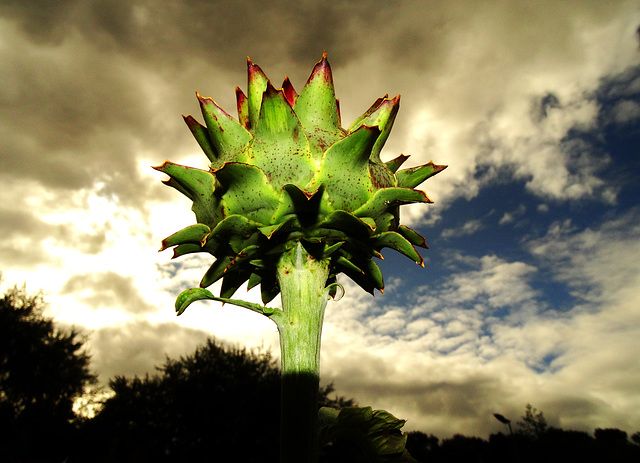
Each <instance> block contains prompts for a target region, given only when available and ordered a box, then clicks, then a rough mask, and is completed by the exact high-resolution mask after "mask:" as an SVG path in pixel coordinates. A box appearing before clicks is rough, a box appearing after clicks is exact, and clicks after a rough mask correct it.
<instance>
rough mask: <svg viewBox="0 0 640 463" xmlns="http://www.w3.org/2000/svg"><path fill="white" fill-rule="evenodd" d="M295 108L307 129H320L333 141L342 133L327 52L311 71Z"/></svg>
mask: <svg viewBox="0 0 640 463" xmlns="http://www.w3.org/2000/svg"><path fill="white" fill-rule="evenodd" d="M294 110H295V112H296V114H297V115H298V119H300V123H301V124H302V126H303V127H304V128H305V130H311V129H313V130H320V131H322V132H324V133H325V134H327V135H328V136H329V137H330V138H331V139H333V140H332V142H333V141H336V140H337V139H336V137H340V136H341V135H342V129H341V127H340V115H339V113H338V104H337V102H336V93H335V90H334V87H333V76H332V74H331V67H330V66H329V62H328V61H327V55H326V53H325V54H323V55H322V59H321V60H320V61H319V62H318V63H316V65H315V67H314V68H313V71H311V75H310V76H309V80H307V83H306V84H305V86H304V88H303V89H302V92H300V95H299V96H298V98H297V100H296V104H295V107H294ZM329 144H330V143H329ZM329 144H327V145H326V146H329ZM323 151H324V150H323Z"/></svg>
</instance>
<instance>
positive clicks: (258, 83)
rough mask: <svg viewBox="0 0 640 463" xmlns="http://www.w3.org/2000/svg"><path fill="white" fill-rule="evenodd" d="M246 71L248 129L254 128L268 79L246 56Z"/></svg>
mask: <svg viewBox="0 0 640 463" xmlns="http://www.w3.org/2000/svg"><path fill="white" fill-rule="evenodd" d="M247 71H248V73H249V89H248V90H247V100H248V105H247V107H248V112H249V129H250V130H255V128H256V126H257V124H258V118H259V116H260V105H261V104H262V95H263V94H264V91H265V90H266V88H267V83H268V82H269V79H267V76H266V75H265V73H264V72H263V71H262V69H260V66H258V65H257V64H253V63H252V62H251V60H250V59H249V58H247Z"/></svg>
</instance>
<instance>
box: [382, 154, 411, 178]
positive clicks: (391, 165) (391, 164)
mask: <svg viewBox="0 0 640 463" xmlns="http://www.w3.org/2000/svg"><path fill="white" fill-rule="evenodd" d="M407 159H409V156H405V155H404V154H401V155H400V156H398V157H397V158H394V159H392V160H391V161H387V162H385V164H386V166H387V169H389V170H390V171H391V172H393V173H394V174H395V173H396V171H397V170H398V169H399V168H400V166H401V165H402V164H404V162H405V161H406V160H407Z"/></svg>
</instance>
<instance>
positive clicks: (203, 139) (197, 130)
mask: <svg viewBox="0 0 640 463" xmlns="http://www.w3.org/2000/svg"><path fill="white" fill-rule="evenodd" d="M183 118H184V121H185V122H186V123H187V126H189V129H190V130H191V133H192V134H193V136H194V138H195V139H196V141H197V142H198V144H199V145H200V148H202V151H204V154H206V155H207V157H208V158H209V161H211V162H213V161H215V160H216V159H217V157H218V153H217V151H216V147H215V145H214V144H213V141H212V140H211V137H210V136H209V132H208V131H207V128H206V127H205V126H203V125H202V124H200V122H198V121H196V120H195V119H194V118H193V116H186V117H185V116H183Z"/></svg>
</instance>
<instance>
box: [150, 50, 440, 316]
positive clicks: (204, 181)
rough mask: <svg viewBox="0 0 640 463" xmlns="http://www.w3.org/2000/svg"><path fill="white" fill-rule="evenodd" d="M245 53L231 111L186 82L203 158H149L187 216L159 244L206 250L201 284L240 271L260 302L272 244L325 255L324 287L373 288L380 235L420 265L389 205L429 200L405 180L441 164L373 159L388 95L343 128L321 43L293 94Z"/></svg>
mask: <svg viewBox="0 0 640 463" xmlns="http://www.w3.org/2000/svg"><path fill="white" fill-rule="evenodd" d="M247 65H248V75H249V78H248V91H247V94H245V93H243V91H242V90H240V89H239V88H237V87H236V97H237V110H238V120H235V119H234V118H233V117H231V116H230V115H229V114H228V113H226V112H225V111H224V110H222V109H221V108H220V107H219V106H218V105H217V104H216V103H215V102H214V101H213V100H212V99H211V98H205V97H202V96H201V95H200V94H198V93H196V96H197V98H198V101H199V102H200V108H201V110H202V116H203V118H204V123H205V125H202V124H200V123H199V122H197V121H196V120H195V119H194V118H193V117H192V116H187V117H184V120H185V122H186V123H187V125H188V127H189V129H190V130H191V132H192V133H193V136H194V137H195V139H196V140H197V142H198V144H199V145H200V147H201V148H202V150H203V151H204V153H205V154H206V156H207V157H208V158H209V161H210V162H211V165H210V168H209V170H200V169H195V168H192V167H186V166H182V165H179V164H174V163H172V162H169V161H166V162H165V163H164V164H163V165H162V166H159V167H155V169H157V170H159V171H161V172H163V173H165V174H167V175H168V176H169V180H166V181H165V182H164V183H165V184H167V185H169V186H171V187H173V188H175V189H176V190H178V191H179V192H181V193H183V194H184V195H186V196H187V197H188V198H189V199H190V200H192V201H193V207H192V210H193V212H194V213H195V216H196V220H197V223H196V224H195V225H192V226H189V227H187V228H185V229H183V230H180V231H178V232H177V233H175V234H173V235H171V236H169V237H168V238H166V239H164V240H163V242H162V248H161V250H164V249H167V248H170V247H173V248H174V250H173V257H174V258H176V257H179V256H183V255H186V254H189V253H194V252H206V253H209V254H211V255H212V256H213V257H214V258H215V260H214V261H213V263H212V265H211V267H210V268H209V269H208V270H207V271H206V273H205V274H204V277H203V278H202V281H201V282H200V287H201V288H206V287H208V286H210V285H211V284H213V283H214V282H216V281H218V280H220V279H222V286H221V292H220V298H229V297H231V296H232V295H233V294H234V293H235V292H236V290H237V289H238V288H239V287H240V286H242V285H243V284H244V283H246V282H248V288H249V289H251V288H253V287H255V286H257V285H260V288H261V295H262V301H263V303H264V304H265V305H266V304H267V303H268V302H269V301H271V300H272V299H273V298H274V297H275V296H277V295H278V293H279V292H280V287H279V282H278V277H277V267H278V265H279V260H280V258H281V256H282V255H283V254H284V253H286V252H288V251H290V250H291V249H293V248H294V247H295V246H297V245H298V244H301V245H302V246H303V247H304V249H305V252H306V253H307V254H308V255H310V256H312V258H313V259H316V260H317V261H326V262H328V265H329V273H328V274H329V276H328V278H327V281H326V286H327V287H332V288H334V289H333V291H334V292H335V281H336V275H338V274H339V273H344V274H346V275H347V276H349V277H350V278H351V279H352V280H354V281H355V282H356V283H357V284H358V285H360V286H361V287H362V288H363V289H365V290H366V291H368V292H370V293H372V294H373V292H374V290H375V289H378V290H380V291H381V292H382V291H383V288H384V283H383V278H382V274H381V272H380V269H379V268H378V266H377V265H376V263H375V262H374V261H373V259H372V258H373V257H378V258H381V257H382V256H381V254H380V250H381V249H383V248H385V247H388V248H392V249H395V250H396V251H399V252H400V253H402V254H404V255H405V256H407V257H409V258H410V259H412V260H413V261H415V262H416V263H417V264H419V265H423V260H422V257H421V256H420V254H419V253H418V251H417V250H416V248H415V247H416V246H418V247H423V248H426V245H425V240H424V238H423V237H422V236H420V235H419V234H418V233H416V232H415V231H414V230H412V229H410V228H408V227H406V226H403V225H400V224H399V206H401V205H403V204H409V203H429V202H431V201H430V200H429V198H428V197H427V196H426V194H425V193H424V192H423V191H420V190H416V189H415V187H416V186H418V185H419V184H420V183H422V182H423V181H424V180H426V179H427V178H429V177H431V176H433V175H435V174H437V173H438V172H440V171H442V170H443V169H444V168H445V167H446V166H439V165H434V164H433V162H429V163H428V164H425V165H422V166H418V167H412V168H409V169H404V170H398V169H399V167H400V166H401V165H402V164H403V163H404V162H405V161H406V160H407V158H408V156H404V155H400V156H398V157H396V158H395V159H393V160H391V161H388V162H383V161H381V159H380V151H381V149H382V147H383V145H384V143H385V141H386V140H387V138H388V136H389V133H390V131H391V127H392V126H393V122H394V120H395V117H396V114H397V112H398V108H399V103H400V96H399V95H398V96H396V97H394V98H388V96H387V95H385V96H384V97H383V98H379V99H377V100H376V101H375V102H374V103H373V105H372V106H371V107H370V108H369V109H367V110H366V111H365V112H364V114H362V116H360V117H359V118H358V119H356V120H355V121H354V122H353V123H352V124H351V126H350V127H349V128H348V129H346V130H345V129H343V128H342V127H341V121H340V108H339V102H338V100H336V96H335V91H334V86H333V77H332V73H331V68H330V66H329V62H328V61H327V55H326V53H324V54H323V56H322V59H321V60H320V61H319V62H318V63H317V64H316V65H315V67H314V68H313V71H312V73H311V75H310V77H309V79H308V80H307V82H306V84H305V86H304V88H303V89H302V92H301V93H300V94H298V93H296V91H295V90H294V88H293V86H292V84H291V82H290V81H289V79H288V78H285V80H284V83H283V84H282V88H280V89H277V88H275V87H274V86H273V85H272V84H271V82H270V81H269V79H268V78H267V77H266V75H265V74H264V72H263V71H262V69H260V67H259V66H257V65H255V64H253V63H252V62H251V60H250V59H248V60H247ZM196 298H203V297H196ZM176 307H177V308H178V304H177V306H176ZM182 310H184V304H183V309H182ZM180 311H181V310H180Z"/></svg>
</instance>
